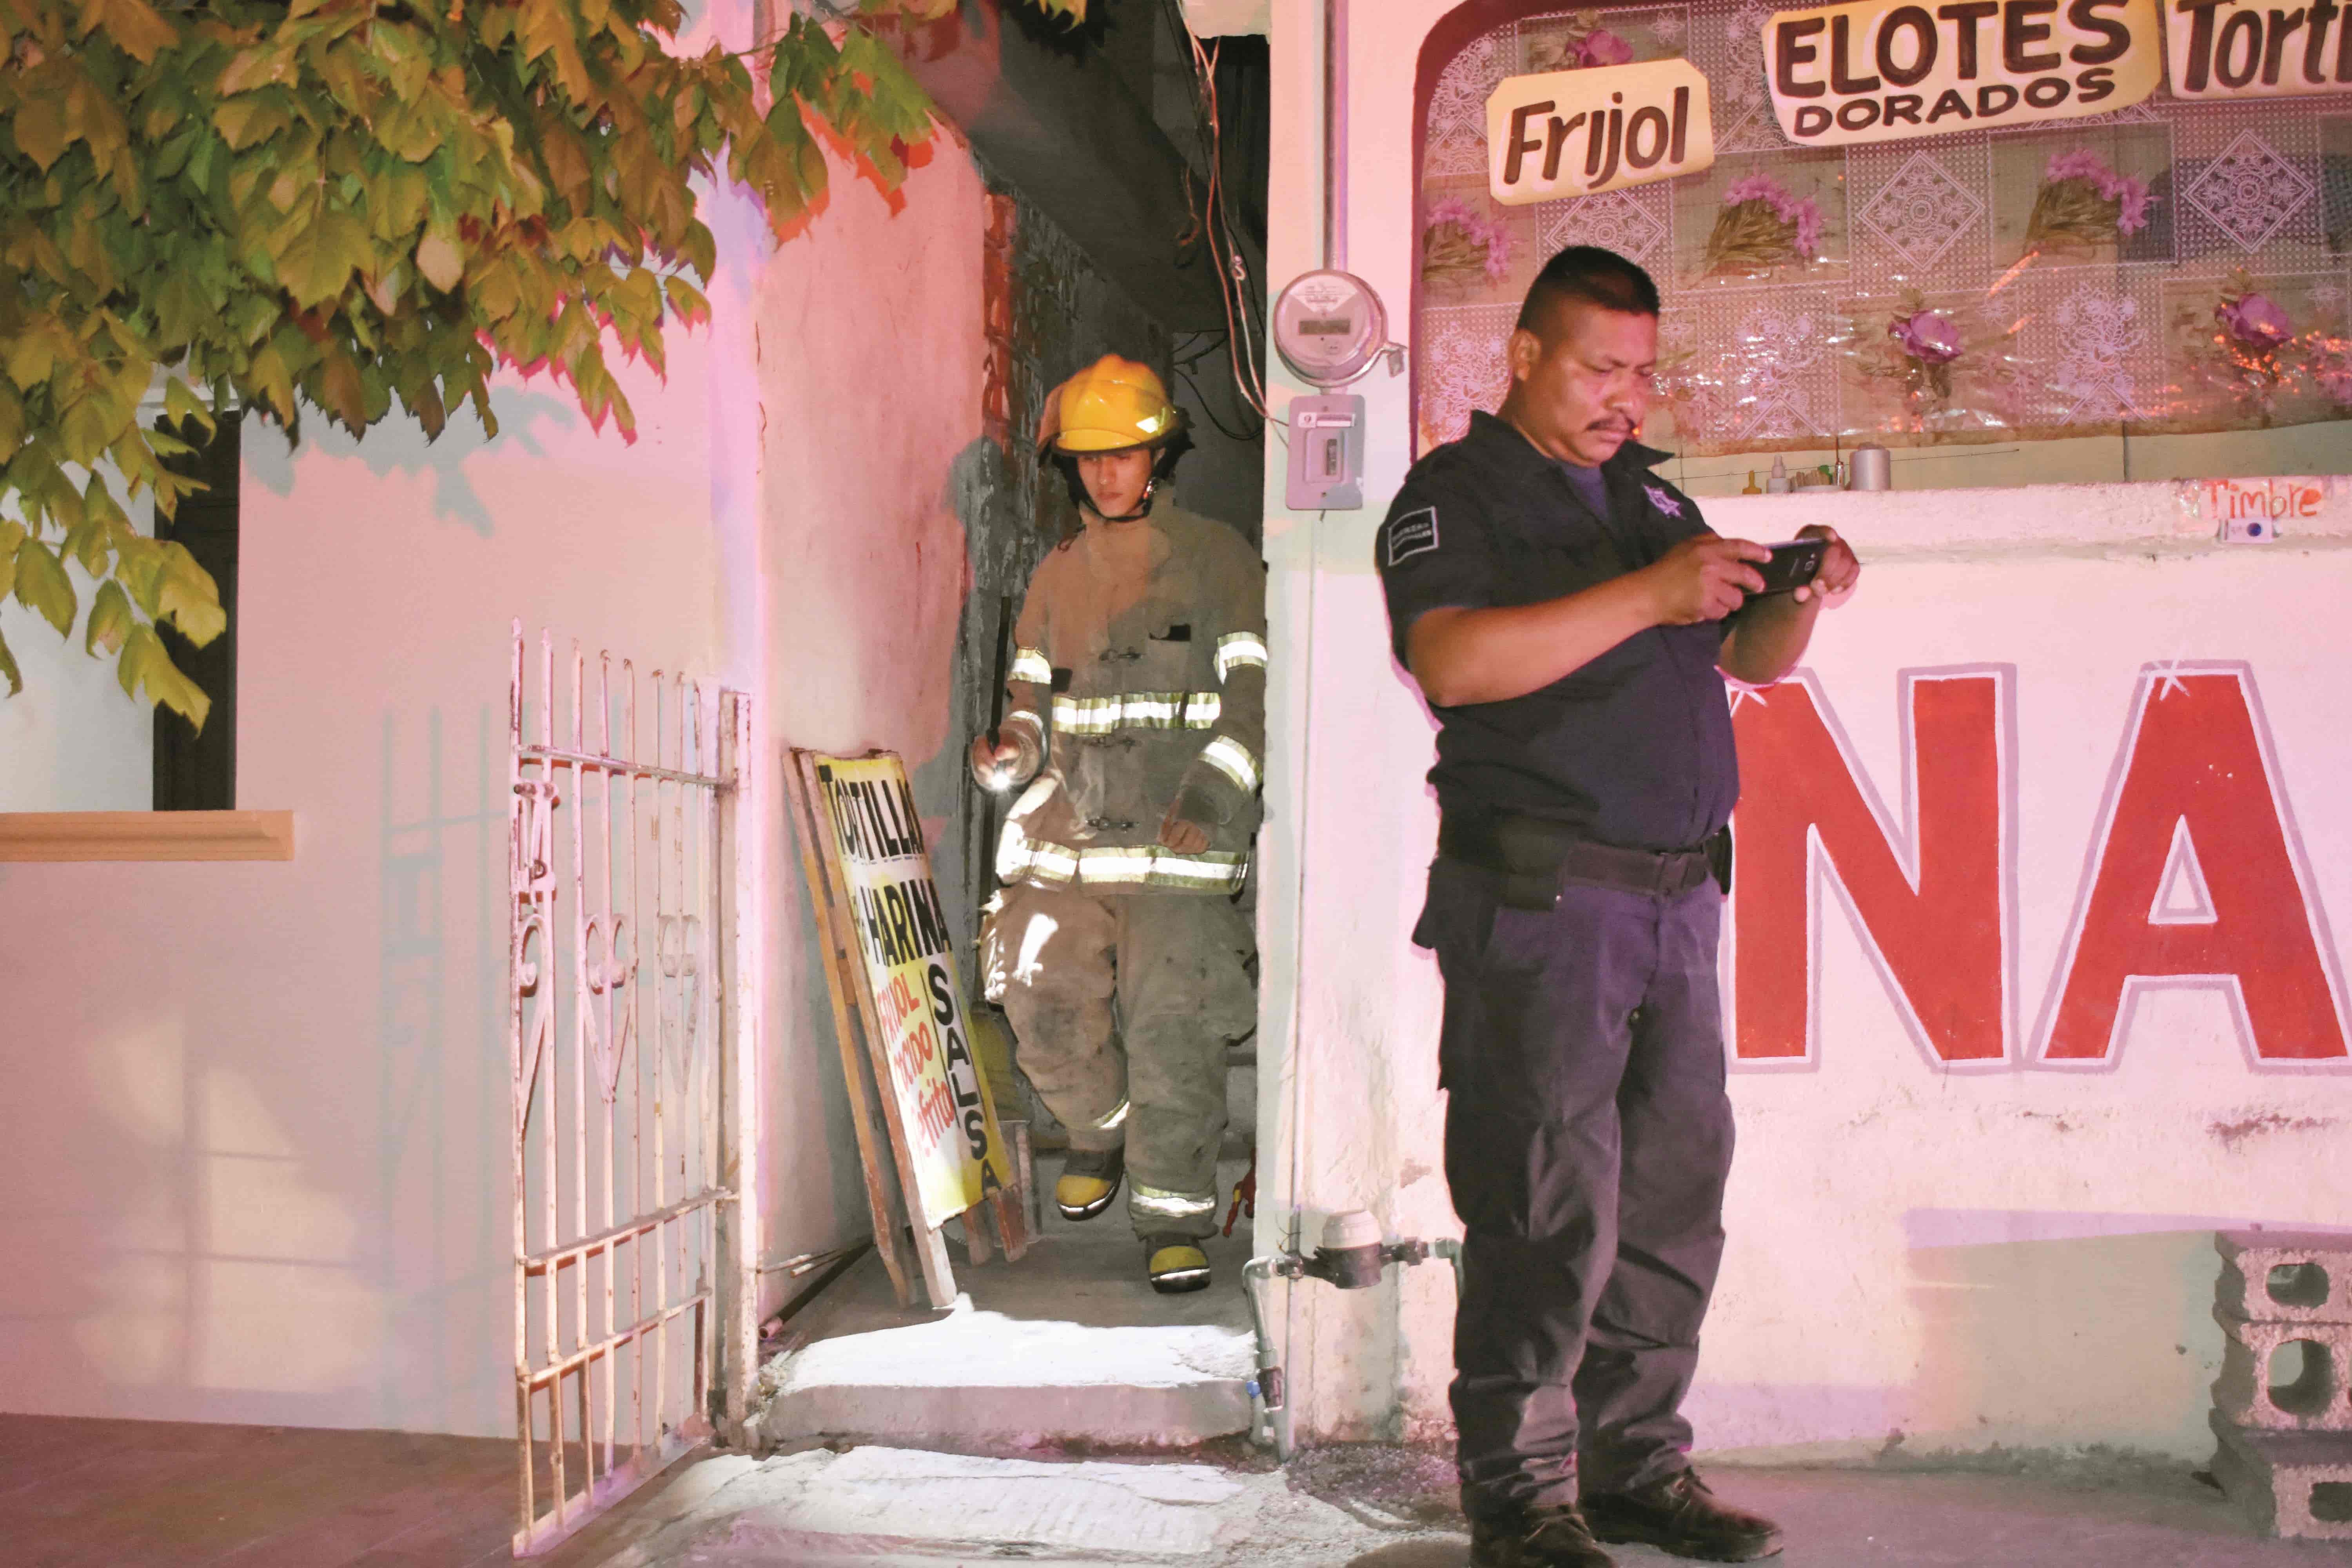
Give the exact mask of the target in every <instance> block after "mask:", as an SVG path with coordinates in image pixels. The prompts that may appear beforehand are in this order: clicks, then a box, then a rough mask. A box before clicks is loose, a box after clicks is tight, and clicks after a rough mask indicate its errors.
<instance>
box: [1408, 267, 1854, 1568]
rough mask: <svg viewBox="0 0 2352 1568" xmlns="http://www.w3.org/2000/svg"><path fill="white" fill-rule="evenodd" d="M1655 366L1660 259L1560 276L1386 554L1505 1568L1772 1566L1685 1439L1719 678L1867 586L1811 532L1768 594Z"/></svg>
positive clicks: (1547, 273)
mask: <svg viewBox="0 0 2352 1568" xmlns="http://www.w3.org/2000/svg"><path fill="white" fill-rule="evenodd" d="M1657 342H1658V292H1657V289H1656V286H1655V285H1654V284H1653V283H1652V282H1651V280H1650V279H1649V276H1648V275H1647V274H1646V273H1644V272H1643V270H1642V269H1641V268H1639V267H1637V266H1635V265H1634V264H1633V263H1632V262H1630V261H1628V260H1626V259H1625V258H1622V257H1620V256H1617V255H1615V254H1613V253H1612V252H1610V251H1606V250H1601V249H1597V248H1594V247H1583V246H1579V247H1571V248H1570V249H1567V250H1563V251H1561V252H1560V253H1559V255H1558V256H1555V257H1554V258H1552V259H1551V260H1550V262H1549V264H1547V265H1546V266H1545V268H1543V271H1542V272H1541V274H1540V275H1539V276H1538V278H1537V279H1536V282H1535V284H1534V286H1533V287H1532V288H1531V289H1529V290H1528V297H1527V301H1526V304H1525V306H1524V308H1523V309H1522V310H1521V313H1520V316H1519V320H1518V325H1517V330H1516V331H1513V332H1512V334H1511V337H1510V340H1509V344H1508V348H1507V358H1508V361H1509V370H1510V388H1509V391H1508V393H1507V395H1506V397H1505V399H1504V402H1503V405H1502V408H1501V411H1500V412H1499V414H1498V415H1496V416H1487V415H1485V414H1477V415H1474V416H1472V421H1471V427H1470V430H1469V433H1468V434H1467V435H1466V436H1465V437H1463V438H1462V439H1461V440H1459V441H1455V442H1453V443H1450V444H1448V445H1446V446H1444V447H1438V448H1437V449H1436V450H1434V451H1433V452H1431V453H1430V454H1429V455H1428V456H1427V457H1426V458H1423V459H1422V460H1421V461H1420V462H1419V463H1417V464H1416V465H1414V467H1413V468H1412V472H1411V473H1410V474H1409V475H1408V476H1407V477H1406V479H1405V483H1404V488H1403V489H1402V491H1401V492H1400V493H1399V494H1398V496H1397V499H1396V501H1395V504H1394V505H1393V506H1392V507H1391V509H1390V511H1389V515H1388V519H1387V521H1385V522H1384V523H1383V524H1382V526H1381V531H1380V534H1379V538H1378V543H1377V550H1378V552H1379V554H1378V566H1379V569H1380V573H1381V581H1382V584H1383V585H1384V587H1385V589H1386V592H1387V596H1388V608H1389V618H1390V626H1391V635H1392V637H1393V640H1394V646H1395V649H1396V653H1397V657H1398V658H1400V659H1402V661H1403V663H1404V664H1405V666H1406V668H1408V669H1410V670H1411V672H1412V677H1413V679H1415V680H1416V681H1417V682H1418V683H1419V684H1420V686H1421V689H1422V691H1423V694H1424V695H1425V696H1426V697H1427V698H1428V700H1429V703H1430V706H1431V707H1432V708H1433V710H1435V712H1436V715H1437V719H1438V723H1439V729H1438V737H1437V757H1438V761H1437V766H1436V769H1435V771H1434V772H1433V773H1431V775H1430V778H1431V782H1432V783H1433V784H1434V785H1435V786H1436V792H1437V797H1438V805H1439V811H1440V817H1441V826H1440V830H1439V837H1438V858H1437V860H1436V862H1435V863H1434V864H1433V866H1432V867H1431V868H1430V877H1429V893H1428V900H1427V903H1426V905H1425V906H1424V908H1423V913H1422V917H1421V921H1420V924H1419V925H1418V927H1417V928H1416V929H1415V931H1414V932H1413V940H1414V941H1415V942H1417V943H1419V944H1421V945H1423V946H1425V947H1430V948H1433V949H1434V950H1435V951H1436V954H1437V960H1438V966H1439V971H1440V973H1441V974H1442V975H1443V976H1444V984H1445V1011H1444V1025H1443V1029H1442V1033H1441V1037H1440V1041H1439V1047H1438V1054H1439V1080H1440V1082H1441V1084H1442V1085H1443V1086H1444V1089H1446V1090H1447V1091H1448V1098H1447V1105H1446V1122H1445V1173H1446V1181H1447V1183H1448V1185H1449V1186H1450V1188H1451V1189H1452V1193H1453V1198H1454V1210H1455V1212H1456V1213H1457V1214H1458V1215H1460V1217H1461V1220H1462V1224H1463V1227H1464V1230H1465V1236H1464V1238H1463V1272H1464V1281H1463V1290H1462V1299H1461V1301H1460V1304H1459V1306H1458V1308H1457V1310H1456V1315H1455V1320H1454V1384H1453V1391H1452V1392H1453V1404H1454V1425H1455V1429H1456V1435H1457V1439H1458V1453H1457V1461H1456V1462H1457V1467H1458V1469H1459V1472H1460V1477H1461V1483H1462V1500H1463V1507H1464V1510H1465V1512H1466V1513H1467V1514H1468V1515H1469V1517H1470V1521H1471V1524H1472V1531H1473V1548H1472V1557H1471V1561H1472V1562H1473V1563H1478V1564H1488V1565H1494V1568H1517V1565H1520V1564H1542V1565H1545V1568H1559V1565H1570V1568H1603V1565H1606V1564H1607V1563H1609V1562H1610V1561H1611V1559H1610V1557H1609V1556H1608V1554H1607V1553H1606V1552H1603V1551H1602V1550H1601V1546H1600V1545H1599V1544H1598V1542H1645V1543H1648V1544H1651V1545H1654V1546H1658V1547H1661V1548H1663V1549H1664V1550H1665V1551H1667V1552H1674V1553H1675V1554H1678V1555H1682V1556H1688V1557H1699V1558H1706V1559H1710V1560H1714V1561H1720V1562H1742V1561H1746V1560H1748V1559H1750V1558H1755V1557H1763V1556H1769V1555H1770V1554H1771V1553H1773V1552H1778V1551H1779V1550H1780V1531H1779V1529H1778V1528H1777V1527H1776V1526H1774V1525H1773V1524H1772V1523H1771V1522H1770V1521H1768V1520H1764V1519H1760V1518H1759V1517H1757V1516H1756V1515H1754V1514H1750V1513H1746V1512H1742V1511H1741V1510H1737V1509H1734V1508H1730V1507H1728V1506H1727V1505H1725V1504H1723V1503H1722V1502H1719V1501H1717V1500H1716V1499H1715V1497H1714V1496H1713V1494H1712V1493H1711V1492H1709V1490H1708V1489H1707V1488H1706V1485H1705V1484H1704V1483H1703V1482H1702V1481H1701V1480H1700V1479H1699V1478H1698V1477H1697V1475H1696V1473H1695V1472H1694V1471H1693V1470H1692V1469H1691V1468H1690V1463H1689V1460H1688V1458H1686V1453H1687V1450H1688V1448H1689V1446H1690V1441H1691V1430H1690V1426H1689V1425H1688V1424H1687V1423H1686V1422H1685V1421H1684V1420H1683V1418H1682V1416H1681V1415H1680V1414H1679V1413H1678V1407H1679V1405H1680V1404H1681V1401H1682V1398H1683V1395H1684V1394H1685V1391H1686V1390H1687V1389H1688V1387H1689V1385H1690V1381H1691V1373H1692V1370H1693V1367H1694V1365H1695V1363H1696V1360H1697V1355H1698V1331H1699V1324H1700V1321H1701V1320H1702V1319H1703V1318H1704V1317H1705V1316H1706V1304H1707V1297H1708V1294H1709V1292H1710V1291H1711V1289H1713V1287H1714V1283H1715V1275H1716V1268H1717V1262H1718V1261H1719V1259H1720V1258H1721V1255H1722V1249H1723V1229H1722V1198H1723V1189H1724V1181H1725V1177H1726V1174H1727V1171H1728V1169H1729V1165H1730V1160H1731V1145H1732V1123H1731V1110H1730V1103H1729V1101H1728V1100H1727V1097H1726V1095H1725V1089H1724V1051H1723V1033H1722V1017H1721V1011H1720V1005H1719V1002H1718V998H1717V990H1716V960H1717V915H1718V910H1719V907H1720V900H1721V898H1722V891H1723V889H1724V888H1726V887H1727V886H1728V875H1729V847H1728V840H1727V825H1728V823H1729V821H1730V817H1731V808H1732V804H1733V802H1734V800H1735V799H1736V798H1737V796H1738V766H1737V761H1736V758H1735V756H1734V752H1733V741H1732V729H1731V721H1730V714H1729V709H1728V704H1727V701H1726V694H1725V690H1724V686H1723V679H1722V674H1726V673H1727V674H1729V675H1731V676H1734V677H1736V678H1738V679H1740V680H1742V681H1745V682H1748V683H1750V684H1757V685H1762V684H1766V683H1769V682H1770V681H1773V680H1776V679H1779V678H1780V677H1781V676H1782V675H1785V674H1786V673H1787V672H1788V671H1789V669H1790V668H1791V667H1793V666H1794V665H1795V663H1796V661H1797V659H1798V658H1799V657H1800V656H1801V654H1802V653H1803V651H1804V648H1805V644H1806V642H1807V639H1808V638H1809V637H1811V633H1812V628H1813V622H1814V620H1815V618H1816V617H1817V616H1818V615H1819V613H1820V611H1821V609H1822V605H1824V604H1825V603H1834V602H1838V601H1840V600H1842V598H1843V595H1845V594H1846V593H1847V592H1848V591H1849V590H1850V589H1851V588H1852V587H1853V584H1854V581H1855V578H1856V575H1857V574H1858V573H1859V571H1860V568H1859V566H1858V565H1857V563H1855V561H1854V558H1853V553H1852V552H1851V551H1849V550H1848V549H1847V548H1846V546H1845V545H1844V543H1843V542H1842V541H1840V540H1839V539H1838V538H1837V536H1836V535H1835V533H1833V532H1832V531H1830V530H1828V529H1826V528H1818V527H1816V528H1809V529H1806V530H1804V532H1805V533H1807V534H1808V535H1814V536H1819V537H1821V538H1823V539H1825V540H1827V541H1828V548H1827V550H1826V552H1825V553H1824V560H1823V563H1822V567H1821V571H1820V574H1819V575H1818V576H1817V577H1816V578H1815V579H1814V581H1813V582H1812V583H1811V584H1807V585H1806V586H1804V587H1801V588H1800V589H1798V590H1797V591H1796V592H1795V593H1794V594H1790V595H1773V596H1755V597H1751V596H1750V595H1755V594H1756V593H1757V591H1758V590H1760V589H1761V588H1762V587H1763V586H1764V582H1763V579H1762V577H1761V576H1759V574H1758V573H1757V570H1756V566H1757V563H1759V562H1761V561H1764V560H1767V559H1769V552H1767V551H1766V550H1765V549H1764V548H1763V547H1762V546H1760V545H1757V544H1753V543H1749V542H1741V541H1737V540H1728V539H1723V538H1720V537H1718V536H1717V535H1716V534H1715V533H1714V532H1712V531H1710V530H1709V529H1708V528H1707V527H1706V524H1705V523H1704V522H1703V521H1700V519H1699V515H1698V507H1697V505H1696V503H1695V502H1693V501H1692V500H1691V499H1690V498H1689V497H1687V496H1685V495H1684V494H1682V493H1681V492H1680V491H1678V490H1676V489H1675V488H1674V487H1673V486H1672V485H1670V484H1668V483H1666V482H1664V480H1662V479H1658V478H1656V477H1655V476H1654V475H1653V474H1652V473H1651V472H1650V469H1651V468H1652V466H1653V465H1654V464H1656V463H1658V462H1659V461H1661V460H1662V459H1663V458H1664V457H1665V454H1664V453H1663V452H1659V451H1656V450H1654V449H1652V448H1650V447H1644V446H1643V445H1641V444H1640V442H1639V441H1638V440H1636V439H1635V437H1636V435H1637V434H1638V432H1639V431H1640V429H1641V426H1642V421H1643V416H1644V415H1645V414H1646V413H1647V411H1648V407H1649V402H1650V396H1651V391H1652V386H1651V381H1652V375H1653V373H1654V369H1655V366H1656V361H1657ZM1718 671H1720V672H1722V673H1718Z"/></svg>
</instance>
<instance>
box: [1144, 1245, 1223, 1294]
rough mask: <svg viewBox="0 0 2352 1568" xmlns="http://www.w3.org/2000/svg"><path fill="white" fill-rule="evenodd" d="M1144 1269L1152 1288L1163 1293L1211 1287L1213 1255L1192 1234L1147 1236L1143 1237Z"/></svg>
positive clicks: (1177, 1292)
mask: <svg viewBox="0 0 2352 1568" xmlns="http://www.w3.org/2000/svg"><path fill="white" fill-rule="evenodd" d="M1143 1256H1144V1260H1145V1261H1144V1272H1145V1273H1147V1274H1149V1275H1150V1277H1151V1288H1152V1289H1154V1290H1157V1291H1159V1292H1160V1294H1161V1295H1163V1296H1181V1295H1182V1294H1183V1293H1184V1292H1185V1291H1187V1290H1205V1289H1208V1288H1209V1255H1208V1254H1207V1253H1205V1252H1203V1251H1202V1250H1201V1244H1200V1243H1199V1242H1198V1241H1196V1240H1194V1239H1193V1238H1192V1237H1189V1236H1147V1237H1144V1238H1143Z"/></svg>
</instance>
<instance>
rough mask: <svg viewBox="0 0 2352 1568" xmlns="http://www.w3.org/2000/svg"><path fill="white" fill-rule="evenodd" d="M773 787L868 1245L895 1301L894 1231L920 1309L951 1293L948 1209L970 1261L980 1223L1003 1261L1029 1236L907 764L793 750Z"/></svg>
mask: <svg viewBox="0 0 2352 1568" xmlns="http://www.w3.org/2000/svg"><path fill="white" fill-rule="evenodd" d="M787 790H788V793H789V794H790V795H791V796H792V806H793V825H794V826H795V827H796V828H797V829H798V831H799V834H800V839H801V847H802V863H803V870H804V871H805V873H806V875H807V878H808V884H809V896H810V901H811V902H812V903H813V904H814V906H815V910H816V923H817V934H818V944H819V946H820V948H821V949H822V950H823V952H824V972H825V985H826V989H827V992H828V994H830V995H831V997H832V1000H833V1011H834V1025H835V1031H836V1033H837V1034H838V1036H839V1038H840V1043H841V1054H842V1072H843V1076H844V1077H845V1079H847V1082H848V1087H849V1098H850V1105H851V1109H852V1111H853V1112H854V1120H855V1121H856V1132H857V1152H858V1158H859V1161H860V1163H862V1164H863V1166H864V1167H865V1174H866V1203H867V1206H868V1207H869V1208H870V1209H871V1210H872V1212H873V1215H874V1236H875V1246H876V1249H877V1250H878V1251H879V1252H880V1253H881V1254H882V1260H883V1265H884V1267H885V1268H887V1269H888V1270H889V1272H890V1280H891V1283H892V1285H893V1286H895V1287H896V1288H897V1289H898V1300H899V1302H900V1304H902V1305H904V1304H906V1303H908V1301H910V1300H912V1284H911V1277H910V1272H909V1270H908V1267H907V1259H906V1258H905V1257H904V1256H903V1255H902V1253H901V1251H900V1240H899V1233H900V1230H901V1228H902V1227H903V1228H905V1229H907V1230H908V1231H909V1232H910V1233H911V1235H912V1238H913V1243H914V1250H915V1262H916V1264H917V1266H918V1267H919V1269H920V1272H921V1274H922V1278H923V1289H924V1292H925V1294H927V1295H928V1296H929V1298H930V1301H931V1305H932V1306H934V1307H945V1306H947V1305H949V1304H950V1302H952V1301H953V1300H955V1295H956V1290H955V1277H954V1274H953V1271H952V1269H951V1268H950V1264H949V1261H948V1255H947V1247H946V1246H945V1244H944V1243H943V1242H942V1240H941V1239H940V1227H941V1226H944V1225H946V1224H947V1222H948V1221H949V1220H950V1219H953V1218H955V1217H956V1216H957V1215H961V1216H962V1218H963V1226H964V1238H965V1244H966V1246H967V1247H968V1248H969V1250H970V1251H971V1260H972V1261H973V1262H974V1263H976V1264H977V1263H984V1262H986V1261H987V1260H988V1258H989V1257H990V1255H991V1244H990V1240H989V1237H990V1231H991V1222H993V1228H994V1231H995V1234H996V1237H997V1238H998V1240H999V1241H1000V1242H1001V1244H1002V1245H1003V1248H1004V1253H1005V1256H1006V1257H1007V1258H1020V1257H1021V1256H1022V1255H1023V1254H1024V1252H1025V1251H1027V1249H1028V1245H1029V1240H1028V1228H1027V1225H1026V1223H1025V1221H1024V1217H1023V1209H1022V1203H1021V1199H1020V1194H1018V1192H1017V1191H1016V1184H1017V1178H1016V1176H1015V1175H1014V1165H1013V1157H1012V1151H1011V1150H1010V1149H1009V1147H1008V1146H1007V1143H1006V1141H1005V1139H1004V1136H1003V1131H1002V1129H1000V1128H999V1126H998V1124H997V1120H996V1108H995V1105H994V1104H993V1103H992V1100H991V1097H990V1093H989V1086H988V1081H987V1079H986V1078H985V1076H984V1075H983V1074H982V1071H981V1068H980V1064H979V1062H978V1061H977V1059H976V1058H975V1057H974V1054H973V1047H972V1041H971V1026H970V1023H969V1021H968V1020H967V1019H966V1017H965V1016H964V1003H963V995H964V992H963V984H962V981H961V977H960V976H959V975H958V973H957V972H956V962H955V954H954V951H953V950H954V942H953V941H952V939H951V938H950V935H949V932H948V929H947V923H946V921H945V919H944V918H943V916H942V914H941V910H942V906H941V904H940V895H939V885H938V882H937V881H936V880H935V879H933V877H932V875H931V864H930V854H929V848H928V847H927V846H926V845H925V844H924V842H923V830H922V822H921V818H920V817H919V816H917V815H916V812H915V808H914V794H913V791H912V790H911V789H910V788H909V787H908V782H907V768H906V764H905V763H903V762H902V761H900V760H899V758H898V756H896V755H895V754H893V753H891V752H874V753H872V754H870V755H867V756H864V757H828V756H821V755H819V754H817V753H815V752H803V751H798V750H795V751H794V752H793V767H792V769H791V771H790V773H789V775H788V778H787ZM877 1110H878V1111H879V1116H878V1118H877ZM877 1120H878V1121H879V1122H880V1124H881V1125H880V1126H879V1127H878V1128H877V1125H876V1123H877ZM877 1132H878V1133H879V1134H880V1136H879V1137H877ZM884 1144H887V1159H886V1155H885V1152H884V1148H883V1145H884ZM886 1165H887V1168H888V1170H889V1171H890V1173H891V1174H892V1175H893V1176H895V1178H896V1187H897V1192H898V1203H897V1204H894V1203H893V1202H892V1199H891V1192H890V1188H891V1185H892V1184H891V1183H890V1182H887V1181H886V1180H885V1179H884V1170H885V1168H886ZM902 1212H903V1218H902V1217H901V1215H902Z"/></svg>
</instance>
